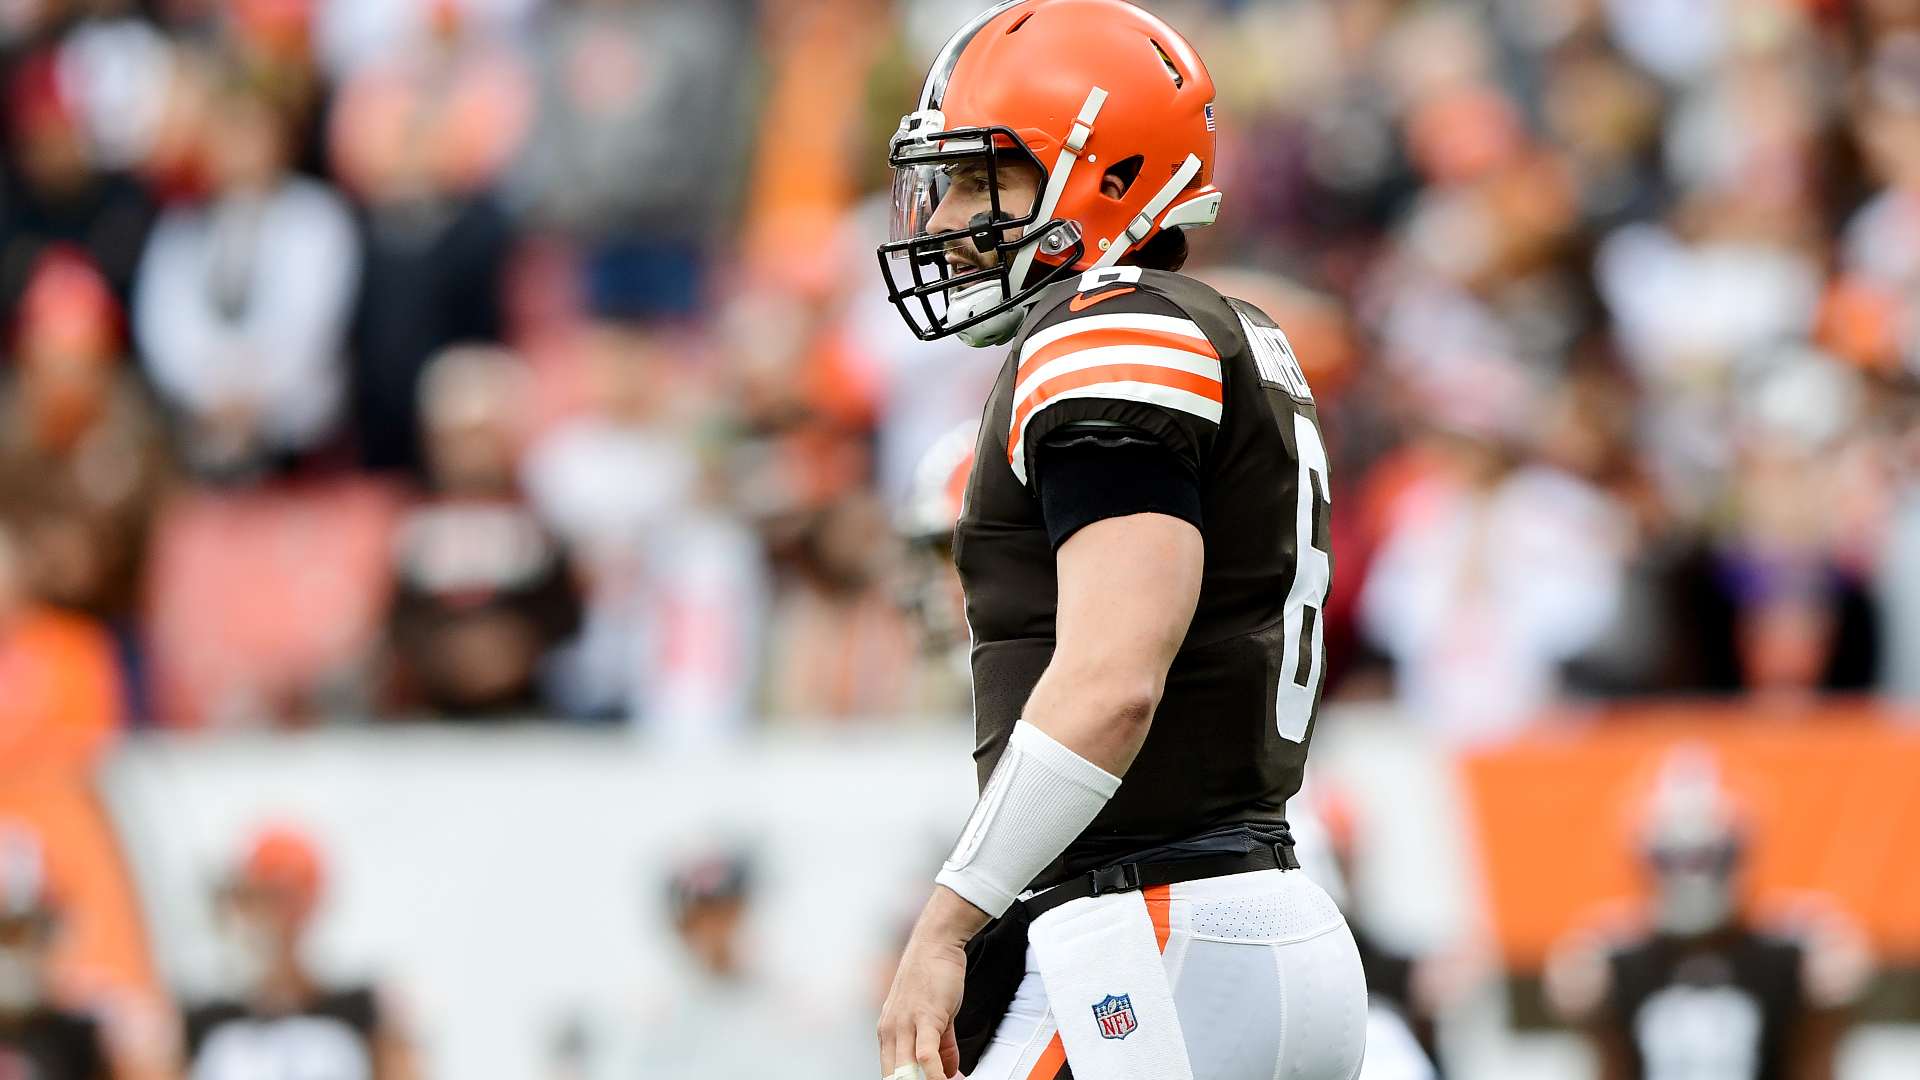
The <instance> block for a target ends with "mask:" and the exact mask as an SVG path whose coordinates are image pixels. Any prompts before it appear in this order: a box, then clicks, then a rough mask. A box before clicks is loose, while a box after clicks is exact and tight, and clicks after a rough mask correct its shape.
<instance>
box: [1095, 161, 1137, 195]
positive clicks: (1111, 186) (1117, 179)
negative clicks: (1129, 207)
mask: <svg viewBox="0 0 1920 1080" xmlns="http://www.w3.org/2000/svg"><path fill="white" fill-rule="evenodd" d="M1145 161H1146V159H1145V158H1143V157H1141V156H1140V155H1139V154H1135V155H1134V156H1132V157H1130V158H1127V159H1126V160H1124V161H1116V162H1114V163H1113V164H1112V165H1111V166H1108V168H1107V171H1106V172H1104V173H1102V174H1101V175H1100V194H1102V195H1105V196H1106V197H1107V198H1109V199H1120V198H1125V197H1126V194H1127V189H1129V188H1131V187H1133V181H1134V179H1135V178H1136V177H1138V176H1139V175H1140V166H1141V165H1142V164H1143V163H1144V162H1145Z"/></svg>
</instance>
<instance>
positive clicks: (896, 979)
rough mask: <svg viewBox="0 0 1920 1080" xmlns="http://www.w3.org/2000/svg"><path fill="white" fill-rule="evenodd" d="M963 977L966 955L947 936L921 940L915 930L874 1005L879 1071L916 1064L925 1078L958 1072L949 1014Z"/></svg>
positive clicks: (939, 1079) (956, 1001)
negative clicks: (877, 1019) (881, 1002)
mask: <svg viewBox="0 0 1920 1080" xmlns="http://www.w3.org/2000/svg"><path fill="white" fill-rule="evenodd" d="M966 976H967V954H966V951H965V949H963V948H962V947H961V946H960V945H959V944H957V943H955V942H953V941H943V940H925V939H923V938H922V937H921V935H920V934H918V933H916V934H915V935H914V939H913V940H912V941H909V942H908V943H907V950H906V952H905V953H903V954H901V957H900V968H899V970H898V971H896V972H894V975H893V989H892V990H890V991H888V992H887V1003H886V1005H884V1006H882V1007H881V1009H880V1074H881V1075H882V1076H892V1075H893V1073H894V1071H895V1070H896V1069H898V1068H899V1067H900V1066H902V1065H913V1064H917V1065H919V1066H920V1068H921V1069H922V1070H923V1071H924V1072H925V1073H926V1075H927V1078H928V1080H945V1078H946V1077H950V1076H954V1075H956V1074H957V1073H958V1072H959V1071H960V1049H959V1047H958V1046H957V1045H956V1044H955V1043H954V1040H953V1014H954V1013H956V1012H958V1011H960V992H961V989H962V987H963V986H964V985H965V982H966Z"/></svg>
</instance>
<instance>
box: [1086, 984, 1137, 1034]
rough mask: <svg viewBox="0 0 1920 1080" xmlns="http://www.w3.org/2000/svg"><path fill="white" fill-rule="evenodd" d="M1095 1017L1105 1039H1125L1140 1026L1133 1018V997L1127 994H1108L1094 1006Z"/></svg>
mask: <svg viewBox="0 0 1920 1080" xmlns="http://www.w3.org/2000/svg"><path fill="white" fill-rule="evenodd" d="M1093 1018H1094V1020H1095V1021H1097V1022H1098V1023H1099V1024H1100V1037H1101V1038H1103V1039H1124V1038H1126V1037H1127V1036H1129V1035H1131V1034H1133V1029H1134V1028H1137V1027H1139V1026H1140V1025H1139V1023H1138V1022H1136V1021H1135V1020H1134V1018H1133V999H1132V998H1130V997H1128V996H1127V995H1125V994H1120V995H1118V996H1115V995H1113V994H1108V995H1107V996H1106V997H1105V998H1104V999H1103V1000H1101V1001H1100V1003H1099V1004H1097V1005H1095V1006H1094V1007H1093Z"/></svg>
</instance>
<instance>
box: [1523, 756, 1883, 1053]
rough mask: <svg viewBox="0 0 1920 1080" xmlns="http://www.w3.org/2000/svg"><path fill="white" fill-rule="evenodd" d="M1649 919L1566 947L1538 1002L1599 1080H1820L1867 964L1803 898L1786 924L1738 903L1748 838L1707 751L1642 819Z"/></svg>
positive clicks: (1668, 780) (1857, 944) (1684, 762)
mask: <svg viewBox="0 0 1920 1080" xmlns="http://www.w3.org/2000/svg"><path fill="white" fill-rule="evenodd" d="M1644 819H1645V820H1644V822H1643V827H1642V837H1641V845H1642V846H1641V857H1642V860H1643V865H1644V868H1645V870H1646V873H1647V876H1648V878H1649V879H1650V882H1651V885H1652V894H1651V896H1650V897H1649V903H1648V905H1647V910H1646V912H1645V913H1644V915H1643V916H1640V917H1638V918H1635V919H1633V920H1632V921H1631V922H1629V923H1628V924H1627V925H1626V926H1624V927H1616V928H1614V929H1612V930H1610V931H1604V932H1599V933H1587V934H1583V935H1579V936H1577V937H1576V938H1574V939H1572V940H1570V941H1568V942H1566V943H1565V944H1564V945H1563V946H1562V947H1561V948H1560V949H1559V950H1558V952H1557V954H1556V955H1555V956H1554V957H1553V958H1552V959H1551V960H1550V962H1549V965H1548V969H1547V975H1546V980H1547V991H1548V995H1549V999H1550V1001H1551V1002H1552V1004H1553V1005H1554V1007H1555V1008H1556V1009H1558V1010H1559V1011H1560V1012H1561V1014H1562V1015H1563V1016H1564V1017H1565V1018H1567V1019H1570V1020H1572V1021H1574V1022H1575V1023H1577V1024H1580V1025H1582V1026H1583V1027H1585V1028H1586V1030H1587V1031H1588V1033H1589V1034H1590V1036H1591V1037H1592V1039H1593V1041H1594V1044H1595V1048H1596V1049H1597V1050H1598V1052H1599V1055H1600V1063H1601V1068H1600V1075H1601V1077H1602V1080H1642V1078H1647V1077H1657V1076H1661V1075H1665V1074H1667V1073H1670V1072H1672V1071H1673V1070H1676V1069H1680V1070H1686V1071H1694V1072H1700V1073H1704V1074H1734V1075H1747V1076H1755V1077H1765V1078H1768V1080H1829V1078H1831V1077H1833V1076H1834V1075H1836V1073H1835V1069H1836V1067H1837V1063H1836V1051H1837V1049H1838V1046H1839V1042H1840V1037H1841V1036H1842V1035H1843V1034H1844V1033H1845V1031H1846V1027H1847V1023H1848V1011H1849V1009H1850V1008H1851V1007H1852V1005H1853V1004H1854V1003H1855V1002H1856V1001H1857V1000H1858V997H1859V995H1860V994H1861V992H1862V991H1863V990H1864V988H1865V985H1866V981H1867V978H1868V977H1869V975H1870V974H1871V961H1870V959H1869V957H1868V955H1867V953H1866V949H1865V945H1864V943H1863V942H1862V940H1861V939H1860V937H1859V934H1858V932H1857V931H1856V930H1855V929H1853V928H1852V926H1851V925H1850V924H1849V923H1848V922H1847V921H1846V920H1845V919H1843V918H1841V917H1840V916H1839V915H1838V914H1837V913H1834V912H1830V911H1824V910H1821V905H1818V904H1813V903H1811V902H1809V903H1807V904H1802V905H1800V907H1801V909H1802V910H1801V911H1800V913H1799V914H1798V915H1797V917H1795V918H1793V919H1792V920H1791V921H1789V922H1787V923H1785V924H1783V925H1775V924H1774V923H1773V922H1770V921H1768V920H1763V919H1761V918H1758V917H1757V916H1756V915H1755V914H1754V912H1753V911H1751V910H1750V909H1749V908H1748V906H1747V905H1746V904H1745V903H1744V902H1743V900H1742V898H1741V897H1742V890H1741V874H1742V870H1743V864H1744V861H1745V860H1744V856H1745V852H1746V847H1747V843H1748V837H1747V836H1746V835H1745V830H1744V827H1743V823H1742V818H1741V813H1740V810H1739V808H1738V807H1737V806H1736V804H1735V803H1734V801H1733V800H1732V798H1731V797H1730V795H1729V793H1728V792H1727V791H1726V789H1725V788H1724V786H1723V785H1722V782H1721V777H1720V775H1719V770H1718V766H1717V764H1716V762H1715V761H1714V759H1713V757H1712V755H1711V754H1710V753H1709V752H1708V751H1706V750H1704V749H1703V748H1699V747H1682V748H1680V749H1678V750H1676V751H1674V752H1673V753H1672V754H1671V755H1670V756H1669V757H1668V759H1667V760H1666V762H1665V763H1664V764H1663V766H1662V769H1661V773H1660V776H1659V778H1658V780H1657V781H1656V785H1655V789H1654V791H1653V793H1652V797H1651V799H1650V800H1649V804H1648V807H1647V808H1646V810H1645V811H1644Z"/></svg>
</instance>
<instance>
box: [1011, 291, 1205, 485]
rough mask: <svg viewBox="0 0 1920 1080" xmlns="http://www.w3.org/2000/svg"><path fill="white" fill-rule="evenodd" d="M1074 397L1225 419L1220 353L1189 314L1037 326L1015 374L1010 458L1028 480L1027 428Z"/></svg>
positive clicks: (1116, 316) (1114, 316)
mask: <svg viewBox="0 0 1920 1080" xmlns="http://www.w3.org/2000/svg"><path fill="white" fill-rule="evenodd" d="M1075 398H1116V399H1119V400H1122V401H1139V402H1145V403H1146V404H1149V405H1159V406H1162V407H1165V408H1169V409H1176V410H1179V411H1180V412H1184V413H1190V414H1192V415H1194V416H1197V417H1200V418H1201V419H1203V420H1206V421H1209V422H1210V423H1215V424H1218V423H1219V422H1220V409H1221V402H1222V397H1221V382H1220V354H1219V352H1217V351H1216V350H1215V349H1214V347H1213V344H1212V343H1211V342H1209V341H1208V340H1207V335H1206V334H1205V333H1204V332H1203V331H1202V330H1201V329H1200V327H1199V326H1197V325H1195V324H1194V322H1193V320H1192V319H1187V318H1183V317H1181V316H1178V315H1149V314H1140V313H1135V312H1124V313H1123V312H1115V313H1113V314H1111V315H1089V316H1086V317H1084V318H1079V319H1070V320H1068V321H1066V322H1063V323H1059V324H1058V325H1055V326H1050V327H1047V328H1046V329H1044V330H1040V331H1036V332H1035V333H1034V334H1033V336H1031V337H1029V338H1028V339H1027V340H1026V343H1025V344H1024V345H1023V346H1022V347H1021V359H1020V369H1019V372H1018V373H1017V374H1016V375H1015V376H1014V390H1013V422H1012V425H1011V428H1010V429H1009V431H1008V432H1007V462H1008V464H1010V465H1012V466H1013V474H1014V475H1015V476H1017V477H1019V478H1020V482H1021V483H1023V484H1024V483H1026V481H1027V462H1026V454H1025V452H1024V451H1025V448H1026V436H1027V426H1028V425H1029V424H1031V423H1032V422H1033V418H1034V417H1035V416H1037V415H1038V414H1039V413H1040V412H1042V411H1043V410H1045V409H1046V408H1047V407H1048V406H1049V405H1053V404H1055V403H1057V402H1061V401H1070V400H1073V399H1075Z"/></svg>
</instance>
